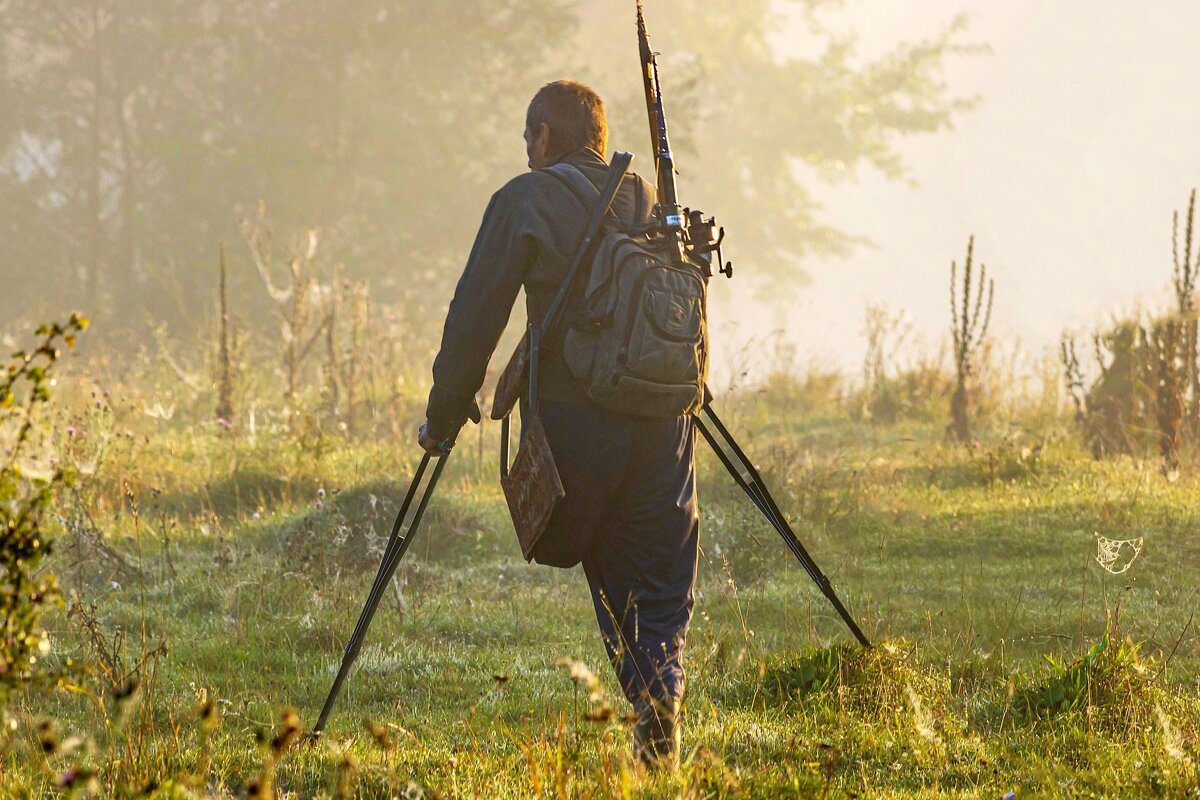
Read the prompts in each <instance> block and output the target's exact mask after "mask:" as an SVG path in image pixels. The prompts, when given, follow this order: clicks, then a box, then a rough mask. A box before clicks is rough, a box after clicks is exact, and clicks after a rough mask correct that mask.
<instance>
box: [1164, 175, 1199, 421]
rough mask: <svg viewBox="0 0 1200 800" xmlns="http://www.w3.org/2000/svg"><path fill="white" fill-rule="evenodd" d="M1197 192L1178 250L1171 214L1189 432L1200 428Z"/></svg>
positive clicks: (1174, 216) (1174, 219)
mask: <svg viewBox="0 0 1200 800" xmlns="http://www.w3.org/2000/svg"><path fill="white" fill-rule="evenodd" d="M1195 212H1196V190H1195V189H1193V190H1192V193H1191V196H1190V197H1189V198H1188V206H1187V212H1186V217H1185V220H1184V225H1183V243H1182V250H1181V249H1180V241H1179V212H1178V211H1176V212H1174V213H1173V214H1172V215H1171V256H1172V259H1173V262H1174V271H1173V274H1172V276H1171V282H1172V284H1173V286H1174V289H1175V307H1176V312H1177V313H1178V315H1179V320H1180V322H1181V323H1182V324H1183V336H1182V341H1180V343H1179V344H1180V356H1181V358H1182V361H1183V364H1182V368H1183V375H1182V376H1180V377H1181V379H1182V383H1183V385H1182V386H1181V387H1180V389H1181V390H1183V391H1188V390H1190V392H1191V407H1190V408H1189V409H1188V418H1189V421H1190V423H1191V426H1192V429H1193V430H1196V428H1197V427H1198V426H1200V370H1198V369H1197V352H1196V351H1197V334H1198V333H1200V331H1198V329H1197V327H1198V326H1197V315H1196V275H1197V273H1200V248H1196V247H1194V246H1193V241H1192V240H1193V234H1194V231H1195V225H1194V222H1195Z"/></svg>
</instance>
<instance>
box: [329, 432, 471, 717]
mask: <svg viewBox="0 0 1200 800" xmlns="http://www.w3.org/2000/svg"><path fill="white" fill-rule="evenodd" d="M448 458H449V453H447V454H446V455H443V456H441V457H440V458H439V459H438V461H437V465H436V466H435V467H434V468H433V474H432V475H431V476H430V478H429V483H428V484H427V485H426V486H425V491H424V493H422V495H421V499H420V501H419V502H418V503H417V508H416V511H415V512H414V513H413V518H412V522H411V523H409V526H408V530H407V531H406V532H405V535H404V537H403V538H399V534H400V529H401V527H402V525H403V522H404V517H405V516H406V515H407V514H408V509H409V507H410V506H411V505H412V500H413V497H415V496H416V492H417V486H418V485H419V484H420V482H421V478H422V477H423V476H424V474H425V468H426V467H427V466H428V465H429V459H430V456H429V454H428V453H426V454H425V457H424V458H422V459H421V465H420V466H419V467H417V472H416V475H414V476H413V481H412V484H411V485H409V487H408V493H407V494H406V495H405V497H404V503H403V504H402V505H401V506H400V513H399V514H397V515H396V521H395V523H393V525H392V534H391V537H390V538H389V539H388V544H387V548H386V549H385V550H384V553H383V559H382V560H381V561H380V564H379V571H378V572H376V573H375V581H374V583H373V584H372V585H371V592H370V594H369V595H368V596H367V603H366V605H365V606H363V610H362V613H361V614H360V615H359V617H358V624H357V625H355V626H354V633H352V634H351V635H350V641H348V642H347V643H346V650H345V654H344V655H343V656H342V665H341V667H340V668H339V669H338V674H337V677H336V678H334V680H333V686H332V687H330V689H329V695H328V697H326V698H325V705H324V706H322V708H321V715H320V717H318V718H317V724H316V725H315V726H313V730H312V732H313V733H314V734H319V733H321V731H322V730H324V728H325V723H326V722H327V721H328V720H329V715H330V713H331V712H332V711H333V705H334V703H335V702H336V701H337V697H338V694H339V693H340V692H341V690H342V684H343V683H345V681H346V676H347V675H349V674H350V668H351V667H352V666H354V661H355V659H357V658H358V653H359V651H360V650H361V649H362V644H363V640H364V639H366V636H367V629H368V628H370V626H371V620H372V618H374V616H375V611H376V610H377V609H378V608H379V601H380V600H381V599H382V598H383V593H384V591H386V588H387V585H388V583H389V582H390V581H391V580H392V576H393V575H394V574H395V572H396V568H397V567H398V566H400V559H401V558H403V557H404V553H405V551H406V550H408V546H409V544H411V543H412V540H413V536H414V535H416V532H417V527H418V526H419V525H420V524H421V518H422V517H423V516H424V515H425V509H426V508H427V507H428V506H429V500H430V498H431V497H433V490H434V487H435V486H437V482H438V478H440V477H441V474H442V470H443V469H444V468H445V466H446V460H447V459H448Z"/></svg>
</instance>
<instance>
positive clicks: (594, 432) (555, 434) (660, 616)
mask: <svg viewBox="0 0 1200 800" xmlns="http://www.w3.org/2000/svg"><path fill="white" fill-rule="evenodd" d="M541 417H542V423H543V425H544V427H545V430H546V438H547V440H548V441H549V443H550V449H551V451H552V452H553V453H554V458H555V462H556V464H557V466H558V471H559V476H560V477H561V478H562V483H563V489H564V490H565V492H566V496H565V497H564V498H563V500H562V501H561V502H560V504H559V506H558V508H557V509H556V510H555V513H554V515H553V516H552V517H551V520H550V524H549V525H548V526H547V530H546V533H545V534H544V537H543V538H544V540H545V547H546V548H547V551H548V552H547V555H548V557H547V559H545V560H546V561H548V562H549V563H556V562H557V563H560V564H566V563H574V562H575V561H578V560H582V563H583V570H584V573H585V574H586V575H587V579H588V585H589V586H590V587H591V591H592V601H593V604H594V605H595V609H596V620H597V622H598V623H599V625H600V632H601V634H602V635H603V637H604V644H605V647H606V648H607V650H608V654H609V658H610V659H611V660H612V663H613V666H614V667H615V668H616V671H617V676H618V678H619V680H620V682H621V688H622V690H623V691H624V693H625V696H626V697H627V698H629V700H630V701H631V702H637V701H638V700H639V699H640V698H642V697H645V696H646V695H649V696H650V697H653V698H655V699H668V698H673V699H678V698H679V697H680V695H681V694H682V693H683V666H682V663H681V656H682V653H683V644H684V637H685V635H686V633H687V628H688V623H689V622H690V621H691V617H692V606H693V602H694V596H693V589H694V586H695V582H696V559H697V545H698V541H699V531H700V522H699V513H698V511H697V507H696V471H695V461H694V450H693V445H694V431H693V423H692V419H691V417H670V418H659V417H632V416H626V415H623V414H616V413H612V412H609V411H605V410H603V409H600V408H596V407H594V406H589V405H582V404H580V405H577V404H572V403H555V402H549V401H542V403H541ZM539 546H542V545H539ZM556 549H557V551H558V552H552V551H554V550H556ZM539 560H540V561H541V560H544V559H542V558H539Z"/></svg>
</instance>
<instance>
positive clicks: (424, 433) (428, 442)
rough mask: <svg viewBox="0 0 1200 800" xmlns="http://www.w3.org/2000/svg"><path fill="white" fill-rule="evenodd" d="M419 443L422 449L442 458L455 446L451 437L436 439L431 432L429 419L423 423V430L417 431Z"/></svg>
mask: <svg viewBox="0 0 1200 800" xmlns="http://www.w3.org/2000/svg"><path fill="white" fill-rule="evenodd" d="M417 444H419V445H421V449H422V450H424V451H425V452H426V453H429V455H431V456H433V457H435V458H441V457H442V456H444V455H446V454H447V453H449V452H450V448H451V447H453V446H454V442H453V440H451V439H441V440H438V439H434V438H433V436H431V435H430V433H429V421H428V420H426V421H425V422H424V423H422V425H421V430H420V431H419V432H418V433H417Z"/></svg>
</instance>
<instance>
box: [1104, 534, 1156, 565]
mask: <svg viewBox="0 0 1200 800" xmlns="http://www.w3.org/2000/svg"><path fill="white" fill-rule="evenodd" d="M1144 542H1145V537H1142V536H1139V537H1138V538H1136V539H1107V538H1105V537H1103V536H1101V535H1100V534H1098V533H1097V534H1096V563H1097V564H1099V565H1100V566H1102V567H1104V569H1105V571H1107V572H1109V573H1111V574H1113V575H1120V574H1121V573H1122V572H1125V571H1126V570H1128V569H1129V568H1130V567H1132V566H1133V562H1134V561H1136V560H1137V557H1138V556H1139V555H1141V552H1142V544H1143V543H1144ZM1126 545H1129V548H1128V549H1127V550H1126V548H1125V546H1126ZM1122 552H1125V553H1132V554H1133V555H1126V556H1125V558H1128V560H1127V561H1125V562H1124V563H1123V564H1121V563H1119V562H1120V561H1121V560H1122Z"/></svg>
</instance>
